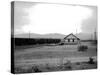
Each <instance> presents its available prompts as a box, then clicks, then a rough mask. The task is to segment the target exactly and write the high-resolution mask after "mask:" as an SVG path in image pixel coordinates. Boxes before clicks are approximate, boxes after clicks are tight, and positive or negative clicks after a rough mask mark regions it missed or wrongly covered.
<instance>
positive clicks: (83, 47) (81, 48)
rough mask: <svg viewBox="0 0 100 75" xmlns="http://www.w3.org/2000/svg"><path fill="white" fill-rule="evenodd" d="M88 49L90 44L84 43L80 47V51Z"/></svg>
mask: <svg viewBox="0 0 100 75" xmlns="http://www.w3.org/2000/svg"><path fill="white" fill-rule="evenodd" d="M87 49H88V46H85V45H82V46H79V47H78V51H86V50H87Z"/></svg>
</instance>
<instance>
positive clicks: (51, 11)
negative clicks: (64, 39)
mask: <svg viewBox="0 0 100 75" xmlns="http://www.w3.org/2000/svg"><path fill="white" fill-rule="evenodd" d="M95 29H97V7H96V6H82V5H67V4H52V3H34V2H15V5H14V34H15V35H16V34H25V33H36V34H50V33H60V34H65V35H67V34H70V33H93V32H94V31H95Z"/></svg>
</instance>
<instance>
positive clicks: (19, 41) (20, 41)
mask: <svg viewBox="0 0 100 75" xmlns="http://www.w3.org/2000/svg"><path fill="white" fill-rule="evenodd" d="M12 39H13V42H14V44H15V46H22V45H36V44H57V43H59V42H60V41H61V40H60V39H53V38H12Z"/></svg>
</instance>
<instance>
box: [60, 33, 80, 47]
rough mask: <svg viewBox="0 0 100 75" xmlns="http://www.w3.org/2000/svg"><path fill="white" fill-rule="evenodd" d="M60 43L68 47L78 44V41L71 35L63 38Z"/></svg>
mask: <svg viewBox="0 0 100 75" xmlns="http://www.w3.org/2000/svg"><path fill="white" fill-rule="evenodd" d="M61 43H63V44H68V45H75V44H80V39H79V38H78V37H76V36H75V35H74V34H72V33H71V34H69V35H67V36H66V37H64V39H62V40H61Z"/></svg>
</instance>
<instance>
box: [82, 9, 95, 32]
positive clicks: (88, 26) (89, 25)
mask: <svg viewBox="0 0 100 75" xmlns="http://www.w3.org/2000/svg"><path fill="white" fill-rule="evenodd" d="M89 8H90V9H91V10H92V11H93V12H92V16H91V17H89V18H87V19H85V20H83V21H82V27H81V29H82V32H84V33H92V32H94V31H95V29H97V7H89Z"/></svg>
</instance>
